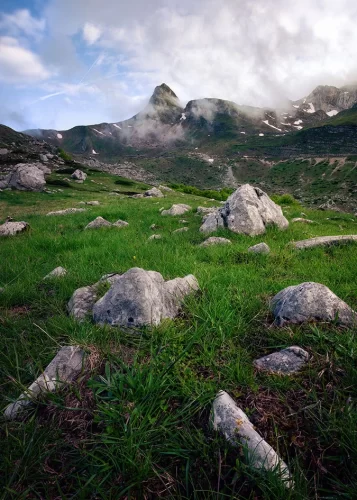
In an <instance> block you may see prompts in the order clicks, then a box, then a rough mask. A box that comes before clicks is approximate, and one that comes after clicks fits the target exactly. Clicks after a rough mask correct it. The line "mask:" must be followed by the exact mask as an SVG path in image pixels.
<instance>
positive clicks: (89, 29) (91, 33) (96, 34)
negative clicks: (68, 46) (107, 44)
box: [83, 23, 102, 45]
mask: <svg viewBox="0 0 357 500" xmlns="http://www.w3.org/2000/svg"><path fill="white" fill-rule="evenodd" d="M101 34H102V31H101V29H100V28H98V26H95V25H94V24H92V23H86V24H85V25H84V28H83V38H84V40H85V41H86V42H87V43H88V45H93V43H95V42H97V41H98V40H99V38H100V36H101Z"/></svg>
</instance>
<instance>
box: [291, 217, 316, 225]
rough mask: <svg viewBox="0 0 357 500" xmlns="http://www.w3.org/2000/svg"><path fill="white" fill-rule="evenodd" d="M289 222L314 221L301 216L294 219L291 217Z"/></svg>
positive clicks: (308, 222)
mask: <svg viewBox="0 0 357 500" xmlns="http://www.w3.org/2000/svg"><path fill="white" fill-rule="evenodd" d="M291 222H301V223H302V224H313V223H314V221H313V220H310V219H304V218H303V217H296V218H295V219H292V221H291Z"/></svg>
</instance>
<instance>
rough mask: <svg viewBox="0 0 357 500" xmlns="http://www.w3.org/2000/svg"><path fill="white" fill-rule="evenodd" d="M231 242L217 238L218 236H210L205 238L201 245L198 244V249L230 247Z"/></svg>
mask: <svg viewBox="0 0 357 500" xmlns="http://www.w3.org/2000/svg"><path fill="white" fill-rule="evenodd" d="M231 243H232V242H231V240H228V239H227V238H219V237H218V236H211V237H210V238H207V240H205V241H204V242H203V243H201V244H200V247H210V246H212V245H230V244H231Z"/></svg>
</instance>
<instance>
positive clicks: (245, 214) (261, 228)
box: [200, 184, 289, 236]
mask: <svg viewBox="0 0 357 500" xmlns="http://www.w3.org/2000/svg"><path fill="white" fill-rule="evenodd" d="M268 225H275V226H277V227H279V228H280V229H286V228H287V227H288V225H289V222H288V221H287V219H286V218H285V217H284V215H283V212H282V210H281V208H280V207H279V206H278V205H276V204H275V203H274V202H273V201H272V200H271V199H270V198H269V196H268V195H267V194H266V193H264V191H262V190H261V189H259V188H254V187H252V186H250V185H249V184H245V185H244V186H241V187H240V188H238V189H237V190H236V191H235V192H234V193H233V194H232V195H231V196H230V197H229V198H228V200H227V201H226V203H225V205H224V206H223V207H221V208H219V209H218V210H217V211H216V212H213V213H212V214H210V215H208V216H207V218H206V219H205V220H204V222H203V224H202V226H201V228H200V231H201V232H204V233H210V232H213V231H216V230H217V229H219V228H223V227H225V228H227V229H230V230H231V231H233V232H235V233H240V234H247V235H249V236H256V235H258V234H263V233H265V230H266V226H268Z"/></svg>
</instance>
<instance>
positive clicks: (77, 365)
mask: <svg viewBox="0 0 357 500" xmlns="http://www.w3.org/2000/svg"><path fill="white" fill-rule="evenodd" d="M83 360H84V351H82V349H81V348H80V347H78V346H66V347H62V348H61V349H60V350H59V351H58V353H57V354H56V356H55V357H54V358H53V360H52V361H51V363H50V364H49V365H48V366H47V368H46V369H45V370H44V372H43V373H42V374H41V375H40V376H39V377H38V378H37V379H36V380H35V382H33V383H32V384H31V385H30V387H28V389H27V390H26V391H25V392H24V393H23V394H21V396H20V397H19V398H18V399H17V400H16V401H15V402H14V403H11V404H10V405H8V406H7V408H6V409H5V412H4V416H5V418H6V419H14V418H16V417H17V416H19V414H20V413H21V412H22V411H23V410H25V409H26V408H27V407H28V406H29V405H31V403H32V402H33V401H35V400H36V398H38V396H39V395H40V394H41V393H44V392H54V391H56V390H57V389H58V388H60V387H61V386H62V385H63V384H65V383H70V382H72V381H73V380H74V379H75V378H76V377H77V376H78V375H79V374H80V373H81V371H82V368H83Z"/></svg>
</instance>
